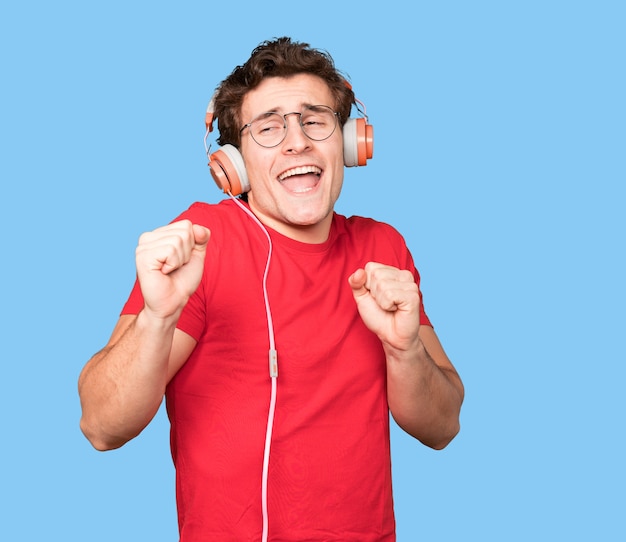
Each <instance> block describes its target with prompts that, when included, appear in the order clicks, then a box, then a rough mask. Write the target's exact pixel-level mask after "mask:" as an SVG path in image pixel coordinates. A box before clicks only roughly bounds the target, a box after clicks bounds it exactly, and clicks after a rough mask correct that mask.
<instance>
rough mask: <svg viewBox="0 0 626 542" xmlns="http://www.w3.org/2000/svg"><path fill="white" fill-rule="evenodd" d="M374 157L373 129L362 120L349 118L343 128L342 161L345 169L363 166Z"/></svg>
mask: <svg viewBox="0 0 626 542" xmlns="http://www.w3.org/2000/svg"><path fill="white" fill-rule="evenodd" d="M372 156H374V127H373V126H372V125H371V124H367V121H366V120H365V119H364V118H357V119H353V118H350V119H348V120H347V121H346V123H345V124H344V126H343V161H344V164H345V165H346V166H347V167H352V166H364V165H366V164H367V161H368V160H369V159H370V158H372Z"/></svg>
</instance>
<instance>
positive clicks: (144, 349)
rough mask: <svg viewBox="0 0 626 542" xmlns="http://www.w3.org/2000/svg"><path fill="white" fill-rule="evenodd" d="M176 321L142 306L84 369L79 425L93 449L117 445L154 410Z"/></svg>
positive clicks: (159, 398) (164, 378)
mask: <svg viewBox="0 0 626 542" xmlns="http://www.w3.org/2000/svg"><path fill="white" fill-rule="evenodd" d="M175 324H176V320H175V319H169V320H159V319H154V318H150V317H148V316H146V314H145V313H144V312H141V313H139V315H138V316H137V317H136V318H135V319H134V320H133V321H132V322H131V323H130V325H129V326H128V327H127V328H126V329H125V331H124V332H123V334H121V336H120V337H119V339H117V340H116V341H115V342H114V343H112V344H109V345H107V347H105V348H104V349H103V350H102V351H100V352H99V353H97V354H96V355H95V356H94V357H93V358H92V359H91V360H90V361H89V362H88V363H87V365H86V366H85V368H84V369H83V372H82V373H81V375H80V378H79V383H78V385H79V395H80V400H81V406H82V417H81V429H82V431H83V433H84V434H85V436H86V437H87V438H88V439H89V441H90V442H91V443H92V445H93V446H94V447H95V448H96V449H98V450H108V449H113V448H119V447H120V446H122V445H123V444H125V443H126V442H127V441H128V440H130V439H132V438H134V437H135V436H137V435H138V434H139V433H140V432H141V431H142V430H143V429H144V427H145V426H146V425H147V424H148V423H149V422H150V420H151V419H152V418H153V417H154V415H155V414H156V412H157V410H158V409H159V406H160V404H161V401H162V399H163V394H164V393H165V387H166V385H167V379H168V359H169V353H170V350H171V346H172V340H173V335H174V330H175Z"/></svg>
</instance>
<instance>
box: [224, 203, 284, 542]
mask: <svg viewBox="0 0 626 542" xmlns="http://www.w3.org/2000/svg"><path fill="white" fill-rule="evenodd" d="M228 195H229V196H230V197H231V199H232V200H233V201H234V202H235V203H236V204H237V205H238V206H239V207H240V208H241V209H242V210H243V211H244V212H245V213H246V214H247V215H248V216H249V217H250V218H252V220H253V221H254V222H255V223H256V224H257V225H258V226H259V228H261V230H262V231H263V233H264V234H265V236H266V237H267V242H268V251H267V262H266V264H265V271H264V273H263V299H264V301H265V313H266V315H267V330H268V335H269V345H270V349H269V371H270V378H271V381H272V392H271V396H270V408H269V412H268V414H267V430H266V432H265V448H264V450H263V476H262V481H261V505H262V510H263V537H262V541H263V542H266V541H267V537H268V531H269V519H268V513H267V478H268V473H269V464H270V447H271V445H272V432H273V429H274V412H275V411H276V379H277V378H278V356H277V354H276V343H275V340H274V324H273V322H272V311H271V310H270V303H269V297H268V294H267V275H268V273H269V269H270V261H271V259H272V239H271V237H270V234H269V233H268V231H267V229H266V228H265V226H264V225H263V224H262V223H261V221H260V220H259V219H258V218H257V217H256V216H255V215H254V213H253V212H252V211H250V209H248V208H247V207H246V206H245V205H243V204H242V203H241V202H240V201H239V200H238V199H237V198H235V197H234V196H233V195H232V194H231V193H230V192H228Z"/></svg>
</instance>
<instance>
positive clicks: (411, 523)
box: [0, 0, 626, 542]
mask: <svg viewBox="0 0 626 542" xmlns="http://www.w3.org/2000/svg"><path fill="white" fill-rule="evenodd" d="M625 23H626V10H625V8H624V3H623V2H619V1H614V2H611V1H603V0H596V1H587V2H584V1H575V0H572V1H550V0H545V1H534V0H527V1H525V2H517V1H515V2H514V1H511V2H505V1H495V0H494V1H486V0H477V1H475V2H462V1H440V2H422V1H415V2H407V1H406V0H388V1H386V2H378V3H375V4H374V3H373V4H372V5H371V6H369V7H368V6H367V5H365V3H363V2H351V1H345V2H339V1H334V2H328V1H318V2H314V3H310V4H302V3H294V2H283V1H275V2H251V1H244V2H239V3H237V2H221V3H215V2H208V1H206V2H199V1H193V2H191V1H190V2H185V1H181V2H176V3H174V2H162V1H151V2H142V1H135V2H132V1H126V2H121V1H118V0H112V1H109V2H78V1H77V2H71V1H67V0H66V1H63V0H60V1H58V2H42V1H31V2H29V1H24V2H20V3H19V4H18V3H17V2H13V3H8V2H7V3H5V4H3V7H1V8H0V55H1V60H2V62H1V69H2V77H1V81H2V83H1V85H0V93H1V101H0V107H1V108H2V117H1V119H2V120H1V123H0V137H1V140H0V153H1V160H0V176H1V183H0V191H1V198H0V210H1V213H0V220H1V221H2V230H1V231H2V246H1V247H2V250H1V253H2V256H3V258H2V264H1V265H0V273H1V284H2V302H1V303H2V304H1V307H2V318H3V319H2V322H3V323H2V325H1V326H0V333H1V339H2V353H1V359H2V365H1V366H2V371H1V373H0V379H1V380H0V382H1V383H2V394H0V409H1V411H2V417H3V424H2V433H1V436H0V439H1V444H2V458H3V460H2V478H1V480H0V494H1V496H2V505H1V508H0V514H1V517H0V539H2V540H20V541H22V540H23V541H37V542H39V541H42V540H65V541H84V540H88V541H94V542H96V541H107V542H108V541H111V540H116V541H120V542H121V541H138V540H150V541H155V542H160V541H173V540H176V539H177V527H176V514H175V503H174V472H173V468H172V464H171V460H170V456H169V449H168V425H167V419H166V416H165V413H164V412H163V410H161V411H160V412H159V414H158V415H157V418H156V419H155V420H154V422H153V423H152V424H151V425H150V426H149V427H148V428H147V429H146V430H145V432H144V433H143V434H142V435H140V436H139V437H138V438H137V439H135V440H134V441H132V442H130V443H129V444H127V445H126V446H125V447H124V448H122V449H120V450H117V451H114V452H108V453H104V454H103V453H98V452H96V451H94V450H93V449H92V448H91V447H90V445H89V444H88V443H87V441H86V440H85V439H84V438H83V437H82V435H81V433H80V431H79V428H78V420H79V415H80V408H79V401H78V395H77V391H76V380H77V377H78V374H79V372H80V370H81V368H82V366H83V365H84V363H85V362H86V361H87V359H88V358H89V357H90V356H91V355H92V354H93V353H94V352H95V351H97V350H98V349H100V348H101V347H102V346H103V345H104V344H105V342H106V340H107V339H108V336H109V334H110V332H111V329H112V327H113V325H114V323H115V321H116V319H117V315H118V312H119V310H120V308H121V305H122V303H123V301H124V300H125V298H126V296H127V294H128V291H129V288H130V286H131V284H132V281H133V278H134V263H133V252H134V247H135V244H136V241H137V238H138V236H139V235H140V233H141V232H143V231H145V230H148V229H152V228H154V227H157V226H160V225H162V224H164V223H166V222H168V221H169V220H171V219H172V218H174V217H175V216H176V215H177V214H178V213H179V212H180V211H182V210H183V209H185V208H186V207H187V206H188V205H189V204H190V203H191V202H193V201H195V200H204V201H209V202H216V201H218V200H219V199H221V197H222V195H221V194H220V192H219V191H218V190H217V188H216V187H215V185H214V184H213V181H212V180H211V178H210V176H209V173H208V170H207V166H206V157H205V155H204V148H203V145H202V136H203V119H204V110H205V108H206V105H207V102H208V100H209V98H210V96H211V94H212V92H213V89H214V88H215V86H216V85H217V84H218V83H219V82H220V81H221V80H222V79H223V78H224V77H225V76H226V75H228V73H229V72H230V71H231V70H232V69H233V68H234V66H236V65H237V64H240V63H242V62H244V61H245V60H246V59H247V57H248V55H249V53H250V52H251V50H252V49H253V48H254V47H255V46H256V45H257V44H258V43H260V42H261V41H263V40H265V39H268V38H272V37H275V36H280V35H290V36H292V37H294V38H295V39H298V40H301V41H307V42H309V43H310V44H312V45H313V46H315V47H319V48H323V49H327V50H328V51H329V52H330V53H331V54H332V55H333V57H334V58H335V61H336V63H337V66H338V67H339V68H340V69H341V70H342V71H344V72H345V73H346V74H347V75H349V77H350V79H351V81H352V83H353V86H354V89H355V91H356V94H357V96H358V97H359V98H360V99H361V100H362V101H363V102H365V104H366V106H367V112H368V114H369V117H370V122H371V123H372V124H373V125H374V127H375V152H374V159H373V160H372V161H371V162H370V164H369V165H368V166H367V167H365V168H353V169H350V170H348V171H347V173H346V181H345V185H344V186H345V188H344V192H343V194H342V197H341V198H340V200H339V204H338V211H339V212H341V213H343V214H347V215H351V214H359V215H366V216H372V217H374V218H377V219H379V220H383V221H386V222H389V223H391V224H393V225H394V226H395V227H396V228H398V229H399V230H400V231H401V232H402V233H403V234H404V235H405V237H406V240H407V243H408V245H409V247H410V248H411V250H412V252H413V254H414V257H415V260H416V262H417V265H418V267H419V270H420V272H421V274H422V286H423V293H424V301H425V305H426V309H427V311H428V313H429V315H430V317H431V319H432V320H433V322H434V324H435V327H436V329H437V331H438V333H439V336H440V338H441V340H442V342H443V344H444V346H445V347H446V349H447V351H448V354H449V355H450V357H451V358H452V360H453V362H454V363H455V365H456V366H457V368H458V370H459V372H460V373H461V375H462V377H463V379H464V382H465V385H466V389H467V397H466V401H465V405H464V408H463V412H462V432H461V433H460V435H459V436H458V437H457V439H456V440H455V441H453V443H452V444H451V445H450V446H449V447H448V448H447V449H445V450H444V451H440V452H434V451H432V450H429V449H427V448H425V447H423V446H422V445H420V444H419V443H418V442H416V441H414V440H412V439H411V438H409V437H408V436H406V435H404V434H403V433H401V432H400V431H399V430H398V429H397V428H396V427H395V426H394V428H393V434H392V450H393V468H394V488H395V502H396V513H397V524H398V539H399V541H400V542H411V541H417V540H441V541H456V540H481V541H502V540H507V541H517V540H519V541H527V540H541V541H544V540H545V541H553V540H568V541H571V540H602V541H613V540H624V539H626V527H625V526H624V509H625V503H626V498H625V495H624V484H625V482H626V479H625V472H624V457H625V453H624V452H625V451H624V445H623V440H622V432H623V430H624V413H625V409H624V401H623V397H624V376H625V371H624V362H625V361H626V356H625V354H624V348H623V340H624V336H625V334H624V326H625V324H626V321H625V317H624V312H625V311H624V303H625V301H626V296H625V289H624V277H625V266H624V262H623V259H624V244H625V243H624V236H625V235H624V234H625V231H626V227H625V226H626V224H625V220H624V214H625V212H624V207H625V201H624V192H623V187H624V183H625V181H626V160H625V151H626V131H625V130H626V128H625V126H626V111H625V105H624V103H625V99H624V97H625V96H626V84H625V56H626V55H625V53H626V39H625V31H624V28H625Z"/></svg>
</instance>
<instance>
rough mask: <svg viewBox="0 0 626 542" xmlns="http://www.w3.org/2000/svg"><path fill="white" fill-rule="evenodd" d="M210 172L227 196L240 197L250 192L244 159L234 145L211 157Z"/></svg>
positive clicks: (227, 146)
mask: <svg viewBox="0 0 626 542" xmlns="http://www.w3.org/2000/svg"><path fill="white" fill-rule="evenodd" d="M209 170H210V171H211V176H212V177H213V180H214V181H215V184H216V185H217V187H218V188H219V189H221V190H223V191H224V193H226V194H227V193H229V192H230V194H232V195H233V196H238V195H239V194H241V193H243V192H247V191H248V190H250V183H249V182H248V174H247V172H246V167H245V165H244V163H243V158H242V156H241V153H240V152H239V151H238V150H237V149H236V148H235V147H234V146H233V145H224V146H223V147H222V148H221V149H219V150H217V151H215V152H214V153H213V154H212V155H211V157H210V159H209Z"/></svg>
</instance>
